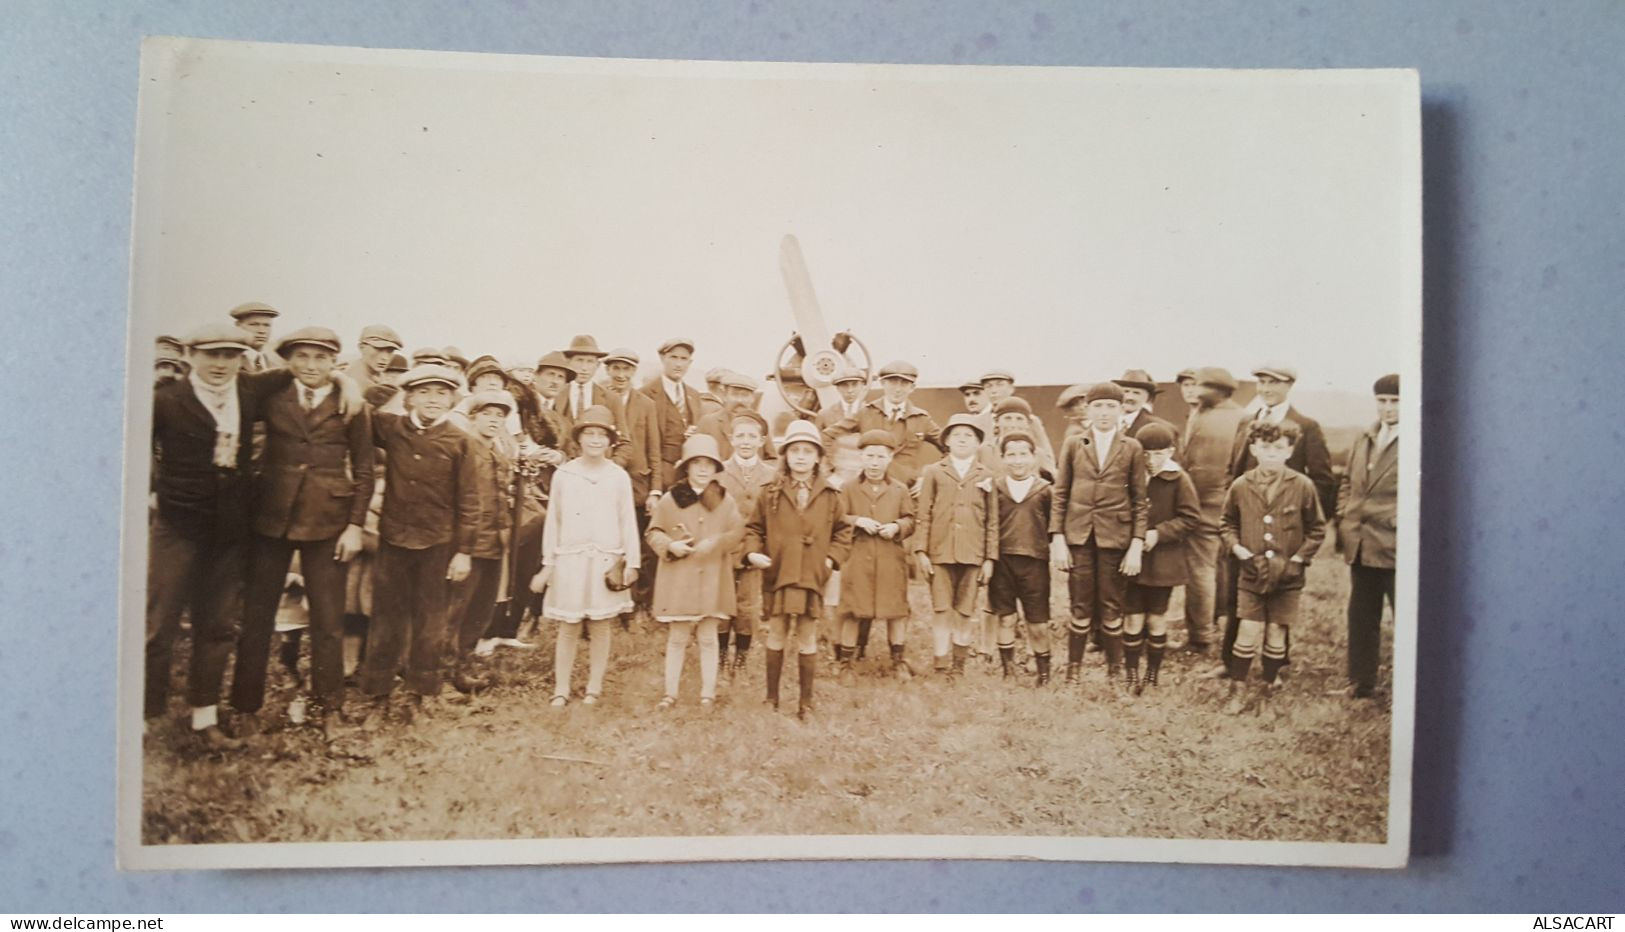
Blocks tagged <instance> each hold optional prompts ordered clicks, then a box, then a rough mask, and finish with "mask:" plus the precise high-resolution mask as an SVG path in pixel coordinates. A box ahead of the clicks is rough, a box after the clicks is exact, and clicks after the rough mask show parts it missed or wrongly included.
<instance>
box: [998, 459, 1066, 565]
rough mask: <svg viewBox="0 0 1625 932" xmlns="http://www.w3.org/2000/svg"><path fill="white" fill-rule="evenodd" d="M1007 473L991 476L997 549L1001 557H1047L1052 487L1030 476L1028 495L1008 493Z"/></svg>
mask: <svg viewBox="0 0 1625 932" xmlns="http://www.w3.org/2000/svg"><path fill="white" fill-rule="evenodd" d="M1008 478H1009V477H1008V476H1000V477H999V478H997V479H995V480H993V489H994V491H995V492H997V493H998V497H999V553H998V555H999V556H1001V557H1008V556H1015V557H1032V558H1034V559H1037V560H1043V561H1045V562H1048V561H1049V512H1050V506H1051V503H1052V502H1053V501H1054V499H1055V487H1054V486H1053V485H1051V484H1050V483H1049V482H1047V481H1045V480H1044V478H1043V477H1041V476H1034V477H1033V487H1032V488H1030V489H1028V490H1027V497H1026V498H1024V499H1022V500H1021V501H1019V502H1018V501H1016V500H1015V499H1014V498H1011V497H1010V485H1009V483H1008V482H1007V480H1008Z"/></svg>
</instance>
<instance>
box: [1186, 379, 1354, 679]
mask: <svg viewBox="0 0 1625 932" xmlns="http://www.w3.org/2000/svg"><path fill="white" fill-rule="evenodd" d="M1253 378H1255V379H1257V380H1258V401H1259V405H1258V408H1257V409H1256V410H1255V411H1253V413H1252V415H1251V416H1249V417H1243V418H1242V419H1241V423H1239V424H1237V425H1236V435H1235V438H1234V440H1233V441H1232V443H1231V447H1230V470H1229V480H1228V481H1230V482H1234V481H1235V480H1236V477H1237V476H1240V475H1241V474H1242V473H1244V472H1246V471H1247V470H1249V469H1252V468H1253V467H1254V466H1257V465H1258V461H1257V460H1255V459H1253V454H1252V451H1251V449H1249V446H1248V443H1247V428H1249V427H1251V426H1252V425H1253V424H1254V423H1257V422H1259V421H1267V422H1269V423H1272V424H1279V423H1281V422H1282V421H1292V422H1294V423H1295V424H1297V425H1298V430H1299V432H1300V435H1301V437H1302V439H1301V440H1299V441H1298V444H1297V446H1295V447H1293V448H1292V458H1291V459H1289V460H1287V461H1286V465H1287V468H1288V469H1292V470H1294V471H1296V472H1300V473H1303V474H1304V475H1306V476H1308V477H1309V480H1310V481H1311V482H1313V483H1314V484H1315V498H1316V499H1317V500H1318V501H1319V502H1320V513H1321V514H1322V515H1329V514H1332V513H1334V510H1335V509H1336V507H1337V478H1336V477H1335V476H1333V475H1332V456H1331V453H1330V452H1328V450H1327V449H1326V434H1325V432H1324V431H1322V430H1321V429H1320V422H1319V421H1317V420H1315V419H1314V418H1312V417H1310V416H1308V415H1307V414H1304V413H1303V412H1302V411H1299V410H1298V409H1297V408H1295V407H1293V406H1292V405H1291V404H1290V403H1289V402H1288V401H1287V396H1288V395H1290V394H1291V393H1292V386H1293V385H1294V384H1295V383H1296V382H1297V381H1298V370H1297V369H1295V368H1293V367H1292V366H1289V365H1286V364H1284V363H1266V364H1264V365H1262V366H1259V367H1257V368H1256V369H1254V370H1253ZM1220 551H1221V552H1220V553H1219V567H1220V572H1222V573H1224V574H1225V575H1224V583H1223V585H1221V586H1220V588H1219V601H1218V604H1217V606H1216V608H1215V614H1219V615H1224V616H1225V618H1226V621H1225V628H1224V642H1223V650H1222V653H1223V657H1224V662H1225V663H1226V664H1228V663H1229V661H1230V647H1231V645H1233V644H1234V643H1235V641H1236V632H1237V631H1238V630H1239V627H1240V624H1241V620H1240V619H1238V618H1237V617H1236V611H1235V600H1236V579H1237V576H1238V575H1239V573H1240V571H1241V568H1240V566H1239V564H1237V563H1236V561H1235V560H1234V559H1232V558H1231V557H1230V555H1229V554H1227V553H1224V552H1223V548H1220ZM1291 645H1292V634H1291V632H1290V631H1288V632H1287V650H1288V651H1289V653H1288V655H1287V659H1286V661H1285V662H1287V663H1290V662H1291V654H1290V651H1291Z"/></svg>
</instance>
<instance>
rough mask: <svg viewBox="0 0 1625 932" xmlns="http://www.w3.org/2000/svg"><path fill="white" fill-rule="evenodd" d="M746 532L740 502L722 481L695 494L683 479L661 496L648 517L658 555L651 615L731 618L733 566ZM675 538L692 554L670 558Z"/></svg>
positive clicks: (684, 618) (650, 537)
mask: <svg viewBox="0 0 1625 932" xmlns="http://www.w3.org/2000/svg"><path fill="white" fill-rule="evenodd" d="M713 490H714V491H713ZM679 501H687V502H688V504H687V505H683V504H679ZM744 536H745V520H744V518H743V517H742V516H741V515H740V513H739V505H738V504H737V503H736V502H735V501H734V497H733V496H732V495H730V494H728V491H727V489H726V488H725V487H724V486H723V485H721V484H720V483H712V485H711V486H709V487H707V489H706V491H705V494H703V495H699V496H696V495H695V493H694V490H693V488H692V487H690V486H689V485H688V483H687V481H686V480H685V481H684V482H682V483H680V484H679V485H678V486H677V487H675V488H673V489H672V490H671V491H670V492H667V493H666V494H665V495H664V496H662V497H661V499H660V501H659V503H657V504H656V505H655V508H654V511H653V513H651V514H650V516H649V532H648V535H647V540H648V541H649V547H650V549H652V550H653V551H654V552H655V553H656V554H658V555H659V556H660V571H659V572H658V573H656V574H655V593H654V606H653V609H652V610H653V613H654V616H655V618H656V619H658V620H660V621H698V620H699V619H701V618H732V617H733V615H734V611H735V610H736V602H735V599H734V577H733V567H734V563H735V560H736V557H737V555H738V552H739V545H740V543H741V541H743V540H744ZM678 540H686V541H688V542H689V543H691V544H693V545H694V552H693V553H691V554H689V555H688V556H685V557H674V556H673V555H672V552H671V545H672V542H673V541H678Z"/></svg>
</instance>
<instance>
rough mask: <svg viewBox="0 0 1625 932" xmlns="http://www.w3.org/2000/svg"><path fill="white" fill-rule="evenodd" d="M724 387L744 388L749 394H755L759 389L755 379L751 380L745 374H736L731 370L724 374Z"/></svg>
mask: <svg viewBox="0 0 1625 932" xmlns="http://www.w3.org/2000/svg"><path fill="white" fill-rule="evenodd" d="M722 387H723V388H742V389H744V390H745V391H747V392H754V391H756V389H757V385H756V380H755V379H753V378H751V377H750V376H748V375H746V374H745V373H743V372H735V371H733V370H732V369H729V370H728V371H727V372H725V373H723V376H722Z"/></svg>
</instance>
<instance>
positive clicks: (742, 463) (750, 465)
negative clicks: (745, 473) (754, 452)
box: [733, 453, 762, 469]
mask: <svg viewBox="0 0 1625 932" xmlns="http://www.w3.org/2000/svg"><path fill="white" fill-rule="evenodd" d="M733 461H734V464H735V465H737V466H738V467H739V468H740V469H755V468H756V466H757V465H759V464H760V463H761V462H762V458H761V457H760V456H753V457H751V458H750V459H745V458H744V457H743V456H740V455H739V454H738V453H735V454H734V455H733Z"/></svg>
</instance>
